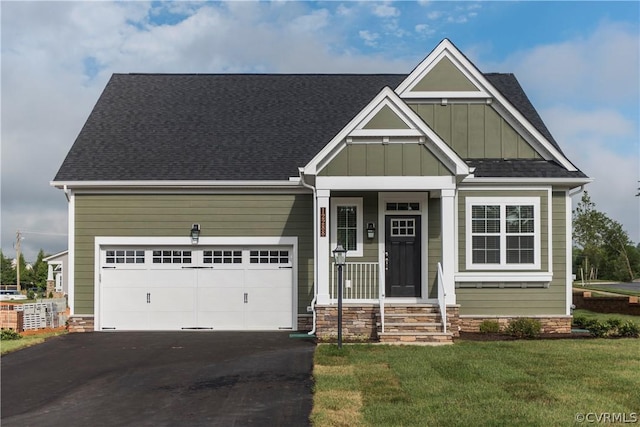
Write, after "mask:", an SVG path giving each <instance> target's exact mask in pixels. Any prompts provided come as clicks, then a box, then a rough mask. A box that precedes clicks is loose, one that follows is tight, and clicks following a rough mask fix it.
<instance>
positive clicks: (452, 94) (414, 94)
mask: <svg viewBox="0 0 640 427" xmlns="http://www.w3.org/2000/svg"><path fill="white" fill-rule="evenodd" d="M416 83H417V82H416ZM402 98H403V99H425V98H433V99H438V101H437V102H438V103H441V102H442V101H441V100H442V99H446V100H447V102H448V103H450V102H449V101H448V100H449V99H452V98H465V99H468V100H478V99H481V100H483V101H485V100H487V99H491V95H489V94H487V93H486V92H482V91H478V92H475V91H474V92H471V91H462V90H461V91H433V92H425V91H411V92H405V93H403V94H402ZM484 103H486V101H485V102H483V104H484Z"/></svg>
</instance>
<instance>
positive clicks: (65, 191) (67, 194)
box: [62, 184, 71, 202]
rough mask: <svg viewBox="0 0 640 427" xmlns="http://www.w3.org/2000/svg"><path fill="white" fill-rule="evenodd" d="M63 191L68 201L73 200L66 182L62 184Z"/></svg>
mask: <svg viewBox="0 0 640 427" xmlns="http://www.w3.org/2000/svg"><path fill="white" fill-rule="evenodd" d="M62 191H64V196H65V197H66V198H67V202H70V201H71V197H70V196H69V193H70V191H69V189H68V188H67V185H66V184H65V185H63V186H62Z"/></svg>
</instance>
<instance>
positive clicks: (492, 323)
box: [480, 320, 500, 334]
mask: <svg viewBox="0 0 640 427" xmlns="http://www.w3.org/2000/svg"><path fill="white" fill-rule="evenodd" d="M480 332H482V333H485V334H497V333H498V332H500V323H498V321H497V320H483V321H482V323H480Z"/></svg>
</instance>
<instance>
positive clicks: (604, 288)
mask: <svg viewBox="0 0 640 427" xmlns="http://www.w3.org/2000/svg"><path fill="white" fill-rule="evenodd" d="M573 288H574V289H580V290H582V291H595V292H597V291H600V292H609V293H614V294H619V295H627V296H635V297H639V296H640V292H638V291H633V290H630V289H618V288H616V287H615V285H611V286H604V285H598V284H597V283H592V284H589V285H585V286H582V285H580V284H577V283H576V282H574V285H573ZM592 295H593V296H598V297H600V296H602V297H610V296H611V295H606V294H600V293H597V294H592Z"/></svg>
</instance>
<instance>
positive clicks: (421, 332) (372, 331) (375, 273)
mask: <svg viewBox="0 0 640 427" xmlns="http://www.w3.org/2000/svg"><path fill="white" fill-rule="evenodd" d="M437 270H438V274H437V276H436V285H437V291H436V293H437V298H436V299H435V300H432V299H425V300H426V301H423V302H418V299H415V301H406V299H405V301H402V299H398V298H387V297H386V296H385V292H384V289H383V288H381V280H380V275H381V274H384V272H381V271H380V264H379V263H377V262H347V263H346V265H345V266H344V267H343V310H342V335H343V339H344V340H345V341H356V342H361V341H367V342H369V341H376V342H381V343H389V344H391V343H401V344H402V343H404V344H416V343H431V344H448V343H452V342H453V341H452V339H453V337H454V336H458V322H459V311H458V306H457V305H455V304H453V305H449V306H447V305H446V303H445V296H446V292H445V289H444V283H443V275H442V268H441V265H440V264H439V263H438V269H437ZM330 278H331V282H330V287H329V295H330V303H329V304H326V305H316V307H315V308H316V316H317V320H316V335H317V336H318V338H319V339H320V340H333V339H336V337H337V322H338V305H337V303H338V299H337V298H338V297H337V295H338V286H339V284H338V274H337V267H336V265H335V263H331V274H330ZM445 307H446V309H445Z"/></svg>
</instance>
